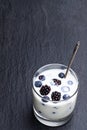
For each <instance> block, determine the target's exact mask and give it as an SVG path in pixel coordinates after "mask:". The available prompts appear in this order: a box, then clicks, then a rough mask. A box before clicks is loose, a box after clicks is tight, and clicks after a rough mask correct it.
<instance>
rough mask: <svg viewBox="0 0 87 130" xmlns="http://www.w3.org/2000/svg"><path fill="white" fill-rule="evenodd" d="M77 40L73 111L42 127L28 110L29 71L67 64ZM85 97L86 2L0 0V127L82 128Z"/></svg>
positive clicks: (23, 129) (37, 129)
mask: <svg viewBox="0 0 87 130" xmlns="http://www.w3.org/2000/svg"><path fill="white" fill-rule="evenodd" d="M78 40H80V42H81V45H80V48H79V51H78V53H77V55H76V58H75V60H74V62H73V65H72V68H73V69H74V71H76V73H77V74H78V76H79V81H80V89H79V95H78V100H77V104H76V109H75V112H74V116H73V118H72V119H71V121H70V122H69V123H67V124H66V125H64V126H62V127H56V128H51V127H47V126H45V125H42V124H41V123H39V122H38V121H37V120H36V119H35V117H34V115H33V111H32V90H31V88H32V77H33V74H34V72H35V71H36V70H37V69H38V68H39V67H41V66H43V65H45V64H48V63H55V62H56V63H62V64H65V65H67V64H68V61H69V59H70V56H71V54H72V50H73V48H74V46H75V44H76V42H77V41H78ZM86 100H87V1H86V0H0V130H86V129H87V102H86Z"/></svg>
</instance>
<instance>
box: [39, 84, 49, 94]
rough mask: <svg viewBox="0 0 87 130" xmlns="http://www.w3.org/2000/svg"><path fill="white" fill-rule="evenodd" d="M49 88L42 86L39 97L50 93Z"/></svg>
mask: <svg viewBox="0 0 87 130" xmlns="http://www.w3.org/2000/svg"><path fill="white" fill-rule="evenodd" d="M50 90H51V88H50V87H49V86H48V85H44V86H42V87H41V89H40V94H41V95H47V94H48V93H49V92H50Z"/></svg>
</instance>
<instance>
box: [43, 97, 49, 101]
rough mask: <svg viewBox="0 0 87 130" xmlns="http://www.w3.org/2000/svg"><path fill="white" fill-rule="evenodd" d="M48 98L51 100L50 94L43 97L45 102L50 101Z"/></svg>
mask: <svg viewBox="0 0 87 130" xmlns="http://www.w3.org/2000/svg"><path fill="white" fill-rule="evenodd" d="M48 100H50V98H49V97H48V96H44V97H43V98H42V101H43V102H48Z"/></svg>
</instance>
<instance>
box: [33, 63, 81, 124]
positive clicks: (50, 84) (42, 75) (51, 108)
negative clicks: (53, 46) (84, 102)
mask: <svg viewBox="0 0 87 130" xmlns="http://www.w3.org/2000/svg"><path fill="white" fill-rule="evenodd" d="M65 72H66V66H64V65H61V64H48V65H46V66H43V67H42V68H40V69H39V70H38V71H37V72H36V73H35V75H34V77H33V89H32V91H33V109H34V114H35V116H36V118H37V119H38V120H39V121H40V122H42V123H43V124H46V125H48V126H59V125H62V124H64V123H66V122H67V121H68V120H69V119H70V117H71V115H72V113H73V111H74V108H75V104H76V99H77V94H78V78H77V76H76V74H75V72H74V71H73V70H72V69H70V70H69V72H68V74H67V76H66V78H65Z"/></svg>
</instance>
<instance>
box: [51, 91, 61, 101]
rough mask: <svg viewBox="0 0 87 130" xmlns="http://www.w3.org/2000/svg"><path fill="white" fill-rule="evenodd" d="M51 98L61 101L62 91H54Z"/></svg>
mask: <svg viewBox="0 0 87 130" xmlns="http://www.w3.org/2000/svg"><path fill="white" fill-rule="evenodd" d="M51 98H52V101H59V100H60V98H61V93H60V92H58V91H55V92H52V94H51Z"/></svg>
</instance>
